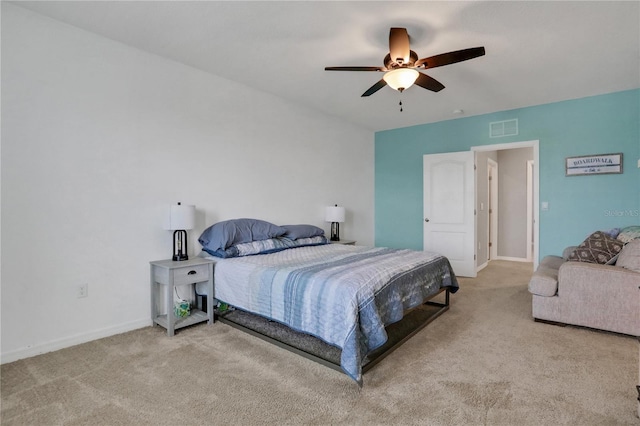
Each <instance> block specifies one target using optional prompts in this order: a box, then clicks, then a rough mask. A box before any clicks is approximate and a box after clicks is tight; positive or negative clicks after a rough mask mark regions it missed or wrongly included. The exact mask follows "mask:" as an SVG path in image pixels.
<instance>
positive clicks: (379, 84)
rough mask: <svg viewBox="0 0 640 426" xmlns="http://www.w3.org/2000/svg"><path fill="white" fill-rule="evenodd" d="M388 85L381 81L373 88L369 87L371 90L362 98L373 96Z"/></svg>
mask: <svg viewBox="0 0 640 426" xmlns="http://www.w3.org/2000/svg"><path fill="white" fill-rule="evenodd" d="M386 85H387V82H386V81H384V80H380V81H378V82H377V83H376V84H374V85H373V86H371V87H369V89H368V90H367V91H366V92H364V93H363V94H362V96H361V97H365V96H371V95H373V94H374V93H376V92H377V91H378V90H380V89H382V88H383V87H384V86H386Z"/></svg>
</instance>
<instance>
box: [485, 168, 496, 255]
mask: <svg viewBox="0 0 640 426" xmlns="http://www.w3.org/2000/svg"><path fill="white" fill-rule="evenodd" d="M487 180H488V182H487V188H488V189H489V194H488V196H487V201H488V206H487V211H488V215H487V242H488V245H489V247H488V248H487V252H488V256H487V261H491V260H493V259H496V258H497V257H498V217H499V210H498V207H499V203H498V163H497V162H496V161H494V160H492V159H491V158H487Z"/></svg>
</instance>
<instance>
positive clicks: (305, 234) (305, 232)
mask: <svg viewBox="0 0 640 426" xmlns="http://www.w3.org/2000/svg"><path fill="white" fill-rule="evenodd" d="M282 227H283V228H284V229H286V230H287V232H286V233H285V234H284V236H285V237H287V238H291V239H292V240H297V239H298V238H311V237H317V236H320V235H324V229H322V228H318V227H317V226H313V225H282Z"/></svg>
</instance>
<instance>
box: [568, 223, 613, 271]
mask: <svg viewBox="0 0 640 426" xmlns="http://www.w3.org/2000/svg"><path fill="white" fill-rule="evenodd" d="M623 245H624V244H623V243H622V242H621V241H620V240H617V239H615V238H611V237H610V236H608V235H607V234H605V233H604V232H602V231H598V232H594V233H593V234H591V235H589V237H587V239H586V240H584V241H583V242H582V243H581V244H580V245H579V246H578V247H577V248H576V249H575V250H574V251H573V253H571V254H570V255H569V260H570V261H574V262H587V263H599V264H602V265H604V264H605V263H607V262H609V261H610V260H611V259H613V258H614V257H615V256H617V255H618V253H620V250H622V246H623Z"/></svg>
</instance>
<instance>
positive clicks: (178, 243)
mask: <svg viewBox="0 0 640 426" xmlns="http://www.w3.org/2000/svg"><path fill="white" fill-rule="evenodd" d="M183 248H184V252H183V251H182V249H183ZM172 259H173V260H174V261H181V260H189V256H187V231H185V230H183V229H180V230H177V231H174V233H173V258H172Z"/></svg>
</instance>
